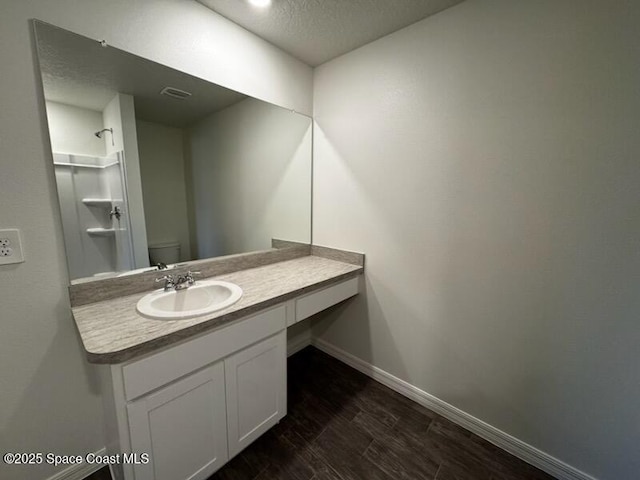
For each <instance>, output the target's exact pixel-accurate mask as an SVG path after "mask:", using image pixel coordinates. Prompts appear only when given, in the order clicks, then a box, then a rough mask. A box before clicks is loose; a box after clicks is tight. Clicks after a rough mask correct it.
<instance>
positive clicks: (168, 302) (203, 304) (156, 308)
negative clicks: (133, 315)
mask: <svg viewBox="0 0 640 480" xmlns="http://www.w3.org/2000/svg"><path fill="white" fill-rule="evenodd" d="M240 297H242V289H241V288H240V287H239V286H238V285H235V284H233V283H229V282H221V281H219V280H199V281H198V282H196V284H195V285H192V286H190V287H189V288H185V289H183V290H170V291H168V292H165V291H164V290H155V291H154V292H151V293H149V294H148V295H145V296H144V297H142V298H141V299H140V301H138V304H137V305H136V310H137V311H138V313H139V314H140V315H142V316H144V317H148V318H154V319H157V320H182V319H185V318H193V317H199V316H200V315H206V314H207V313H211V312H215V311H217V310H222V309H223V308H227V307H229V306H231V305H233V304H234V303H236V302H237V301H238V300H240Z"/></svg>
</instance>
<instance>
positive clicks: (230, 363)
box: [224, 330, 287, 458]
mask: <svg viewBox="0 0 640 480" xmlns="http://www.w3.org/2000/svg"><path fill="white" fill-rule="evenodd" d="M286 345H287V332H286V330H283V331H282V332H280V333H278V334H276V335H274V336H272V337H269V338H267V339H266V340H263V341H261V342H258V343H256V344H255V345H253V346H251V347H249V348H246V349H244V350H241V351H240V352H238V353H236V354H234V355H231V356H230V357H228V358H226V359H225V360H224V370H225V379H226V384H227V428H228V430H229V458H231V457H233V456H234V455H236V454H237V453H238V452H240V451H241V450H242V449H243V448H245V447H246V446H247V445H249V444H250V443H251V442H253V441H254V440H255V439H256V438H258V437H259V436H260V435H262V434H263V433H264V432H266V431H267V430H268V429H269V428H271V427H272V426H274V425H275V424H276V423H278V421H280V419H281V418H282V417H284V416H285V414H286V412H287V365H286V361H287V354H286V350H287V349H286Z"/></svg>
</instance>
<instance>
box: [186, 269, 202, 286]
mask: <svg viewBox="0 0 640 480" xmlns="http://www.w3.org/2000/svg"><path fill="white" fill-rule="evenodd" d="M194 275H201V273H200V272H192V271H191V270H189V271H188V272H187V274H186V275H185V278H186V279H187V281H188V282H189V285H193V284H194V283H196V279H195V278H193V276H194Z"/></svg>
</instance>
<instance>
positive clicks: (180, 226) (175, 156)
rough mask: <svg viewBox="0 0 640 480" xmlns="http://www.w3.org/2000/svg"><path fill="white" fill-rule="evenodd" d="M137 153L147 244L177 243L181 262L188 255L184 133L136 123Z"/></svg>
mask: <svg viewBox="0 0 640 480" xmlns="http://www.w3.org/2000/svg"><path fill="white" fill-rule="evenodd" d="M136 127H137V128H136V130H137V132H138V152H139V155H140V174H141V177H142V195H143V197H144V215H145V224H146V227H147V239H148V242H149V245H157V244H164V243H168V242H179V243H180V261H187V260H194V258H193V257H192V256H191V247H190V245H191V241H190V239H189V221H188V210H187V190H186V184H185V159H184V132H183V130H182V129H180V128H174V127H167V126H166V125H160V124H157V123H151V122H146V121H142V120H138V121H137V122H136Z"/></svg>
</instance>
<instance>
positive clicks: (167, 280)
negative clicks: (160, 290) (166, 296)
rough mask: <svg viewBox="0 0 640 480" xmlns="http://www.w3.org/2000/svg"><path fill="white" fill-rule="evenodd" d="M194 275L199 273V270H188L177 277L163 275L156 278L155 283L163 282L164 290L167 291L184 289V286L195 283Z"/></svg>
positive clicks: (187, 286)
mask: <svg viewBox="0 0 640 480" xmlns="http://www.w3.org/2000/svg"><path fill="white" fill-rule="evenodd" d="M194 275H200V272H192V271H191V270H189V271H188V272H187V273H185V274H184V275H178V277H174V276H173V275H164V276H162V277H160V278H156V283H158V282H164V291H165V292H168V291H169V290H171V289H173V290H184V289H185V288H189V287H190V286H191V285H193V284H194V283H196V279H195V278H194Z"/></svg>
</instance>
